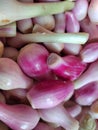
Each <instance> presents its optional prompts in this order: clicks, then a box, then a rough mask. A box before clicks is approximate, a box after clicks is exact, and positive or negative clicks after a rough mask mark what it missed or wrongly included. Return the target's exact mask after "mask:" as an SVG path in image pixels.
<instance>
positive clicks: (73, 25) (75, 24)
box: [65, 12, 80, 33]
mask: <svg viewBox="0 0 98 130" xmlns="http://www.w3.org/2000/svg"><path fill="white" fill-rule="evenodd" d="M65 18H66V30H67V32H74V33H77V32H79V30H80V24H79V21H78V20H77V19H76V17H75V15H74V14H73V13H72V12H66V13H65Z"/></svg>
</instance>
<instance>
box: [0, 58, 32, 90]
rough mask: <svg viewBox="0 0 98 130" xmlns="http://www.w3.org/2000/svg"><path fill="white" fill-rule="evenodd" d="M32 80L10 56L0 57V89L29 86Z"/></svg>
mask: <svg viewBox="0 0 98 130" xmlns="http://www.w3.org/2000/svg"><path fill="white" fill-rule="evenodd" d="M32 83H33V80H32V79H30V78H29V77H27V76H26V75H25V74H24V73H23V72H22V70H21V69H20V67H19V66H18V64H17V63H16V62H15V61H13V60H11V59H10V58H0V89H2V90H11V89H16V88H24V89H25V88H29V87H30V86H31V85H32Z"/></svg>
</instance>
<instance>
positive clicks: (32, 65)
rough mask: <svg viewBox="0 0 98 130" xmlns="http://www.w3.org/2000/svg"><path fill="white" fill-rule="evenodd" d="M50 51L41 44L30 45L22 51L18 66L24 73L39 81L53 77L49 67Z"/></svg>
mask: <svg viewBox="0 0 98 130" xmlns="http://www.w3.org/2000/svg"><path fill="white" fill-rule="evenodd" d="M48 55H49V52H48V50H47V49H46V48H45V47H44V46H43V45H40V44H36V43H33V44H28V45H26V46H25V47H24V48H22V49H21V50H20V53H19V55H18V60H17V61H18V64H19V65H20V67H21V69H22V70H23V71H24V73H25V74H26V75H28V76H30V77H32V78H36V79H37V80H38V79H40V78H48V77H50V75H51V72H50V70H49V69H48V66H47V57H48Z"/></svg>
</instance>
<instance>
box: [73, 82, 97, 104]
mask: <svg viewBox="0 0 98 130" xmlns="http://www.w3.org/2000/svg"><path fill="white" fill-rule="evenodd" d="M97 98H98V82H91V83H89V84H86V85H84V86H83V87H82V88H80V89H78V90H76V91H75V101H76V102H77V103H78V104H80V105H83V106H90V105H91V104H92V103H93V102H94V101H95V100H96V99H97Z"/></svg>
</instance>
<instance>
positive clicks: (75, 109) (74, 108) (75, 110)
mask: <svg viewBox="0 0 98 130" xmlns="http://www.w3.org/2000/svg"><path fill="white" fill-rule="evenodd" d="M64 107H65V109H66V110H67V112H69V114H70V115H71V116H72V117H74V118H75V117H77V116H78V115H79V114H80V113H81V111H82V107H81V106H80V105H79V104H77V103H75V102H74V101H71V100H69V101H67V102H65V103H64Z"/></svg>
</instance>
